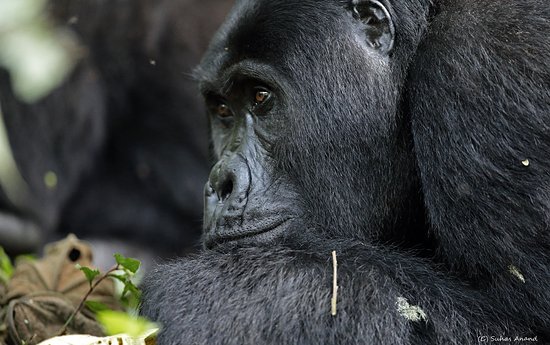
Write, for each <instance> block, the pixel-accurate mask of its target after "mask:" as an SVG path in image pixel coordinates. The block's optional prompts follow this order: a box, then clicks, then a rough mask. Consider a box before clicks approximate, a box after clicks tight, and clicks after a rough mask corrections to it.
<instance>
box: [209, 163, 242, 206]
mask: <svg viewBox="0 0 550 345" xmlns="http://www.w3.org/2000/svg"><path fill="white" fill-rule="evenodd" d="M248 180H249V174H248V167H247V165H246V162H245V161H244V160H243V159H241V158H238V157H234V158H233V159H231V160H230V161H229V162H219V164H216V165H215V166H214V168H212V172H211V173H210V178H209V184H210V187H211V194H215V195H216V196H217V199H218V202H219V203H236V204H239V203H240V202H242V201H243V199H244V198H246V197H247V195H246V194H247V192H248V186H249V181H248Z"/></svg>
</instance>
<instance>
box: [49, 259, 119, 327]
mask: <svg viewBox="0 0 550 345" xmlns="http://www.w3.org/2000/svg"><path fill="white" fill-rule="evenodd" d="M119 269H120V265H118V264H117V265H114V266H113V267H111V268H110V269H109V270H108V271H107V272H105V273H103V274H102V275H100V276H99V277H98V278H97V280H96V281H95V282H91V283H90V288H89V289H88V292H86V294H85V295H84V297H82V299H81V300H80V303H79V304H78V306H77V307H76V309H75V310H74V311H73V312H72V313H71V315H70V316H69V318H68V319H67V321H66V322H65V324H64V325H63V327H61V329H60V330H59V331H58V332H57V334H56V336H60V335H64V334H65V332H66V331H67V327H69V325H70V324H71V322H72V321H73V319H74V318H75V316H76V314H78V313H79V312H80V311H81V310H82V308H83V307H84V303H85V302H86V300H87V299H88V297H89V296H90V294H91V293H92V292H93V291H94V289H95V288H96V287H97V286H98V285H99V284H100V283H101V282H102V281H103V280H105V278H107V277H108V276H109V274H111V273H113V272H114V271H117V270H119Z"/></svg>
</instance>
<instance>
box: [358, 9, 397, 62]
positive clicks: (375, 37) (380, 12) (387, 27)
mask: <svg viewBox="0 0 550 345" xmlns="http://www.w3.org/2000/svg"><path fill="white" fill-rule="evenodd" d="M352 13H353V17H354V18H355V19H358V20H361V22H363V24H364V26H365V27H364V31H365V36H366V39H367V43H368V44H369V45H370V46H371V47H372V48H374V49H376V50H378V51H380V52H381V53H384V54H387V53H389V52H390V51H391V50H392V48H393V42H394V38H395V27H394V25H393V20H392V18H391V16H390V12H389V11H388V9H387V8H386V6H384V4H382V3H381V2H379V1H376V0H354V1H353V3H352Z"/></svg>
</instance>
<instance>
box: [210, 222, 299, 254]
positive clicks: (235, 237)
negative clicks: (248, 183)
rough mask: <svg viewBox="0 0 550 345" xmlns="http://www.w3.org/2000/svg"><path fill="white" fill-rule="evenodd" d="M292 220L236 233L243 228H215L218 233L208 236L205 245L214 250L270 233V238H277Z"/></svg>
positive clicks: (211, 233) (212, 232) (211, 232)
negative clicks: (219, 245) (228, 243)
mask: <svg viewBox="0 0 550 345" xmlns="http://www.w3.org/2000/svg"><path fill="white" fill-rule="evenodd" d="M290 219H291V218H281V219H278V220H276V221H274V222H272V223H270V224H268V225H267V226H264V227H261V228H255V229H247V230H246V231H241V232H236V231H234V229H238V228H242V226H236V227H231V228H229V229H228V230H225V228H224V227H215V228H217V229H218V231H217V232H214V231H210V234H208V235H206V238H205V245H206V247H207V248H213V247H215V246H216V245H218V244H222V243H227V242H238V241H243V240H248V239H251V238H254V237H258V236H262V235H267V234H268V233H270V236H269V237H272V238H273V237H277V235H279V234H281V233H283V232H284V229H283V228H284V225H285V224H286V223H288V221H289V220H290ZM219 229H222V231H219Z"/></svg>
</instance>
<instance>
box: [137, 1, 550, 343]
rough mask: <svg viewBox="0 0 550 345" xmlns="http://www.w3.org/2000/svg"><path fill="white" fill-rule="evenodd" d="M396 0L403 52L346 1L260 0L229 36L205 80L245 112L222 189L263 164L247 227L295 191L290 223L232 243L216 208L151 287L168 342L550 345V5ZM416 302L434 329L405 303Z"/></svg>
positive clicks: (222, 163)
mask: <svg viewBox="0 0 550 345" xmlns="http://www.w3.org/2000/svg"><path fill="white" fill-rule="evenodd" d="M364 2H366V1H364ZM383 3H384V4H385V6H386V7H387V8H388V12H389V13H390V15H391V18H392V21H393V23H394V24H395V44H394V47H393V51H392V52H391V53H390V54H383V53H381V52H380V51H377V50H376V49H373V48H372V47H370V46H367V45H365V44H364V41H363V39H364V35H363V33H362V31H361V30H362V28H364V26H363V24H362V23H361V22H358V20H357V19H356V18H354V17H353V16H352V14H351V11H350V7H353V6H354V4H350V3H347V2H344V1H341V2H336V1H313V0H300V1H293V0H290V1H289V0H285V1H282V0H280V1H277V0H270V1H267V0H265V1H247V0H243V1H240V2H238V4H237V5H236V7H235V9H234V10H233V12H232V14H231V15H230V16H229V17H228V19H227V21H226V24H225V25H224V26H223V27H222V29H221V30H220V31H219V32H218V34H217V36H216V37H215V39H214V41H213V43H212V45H211V48H210V50H209V52H208V54H207V55H206V57H205V58H204V60H203V63H202V64H201V67H200V70H199V73H200V76H201V79H202V84H201V85H202V86H201V88H202V89H203V91H204V92H205V95H206V97H207V102H212V104H213V105H214V106H215V105H216V104H217V103H216V101H215V100H217V99H222V100H223V102H224V103H226V104H227V105H229V107H231V109H232V110H233V116H232V118H231V121H232V122H231V123H230V125H229V126H225V127H224V126H222V125H221V124H220V119H218V118H217V117H216V116H215V114H213V116H212V117H211V122H212V133H213V148H214V153H215V158H216V159H217V160H218V163H217V165H216V167H217V168H216V169H217V170H216V169H214V170H213V172H212V173H211V178H210V182H209V186H210V187H212V186H213V187H214V188H216V186H215V185H216V184H217V182H219V181H218V179H219V178H220V176H222V175H223V174H222V175H220V174H219V173H218V170H222V171H223V170H224V169H226V166H230V167H231V169H233V168H234V167H235V165H234V164H236V163H235V158H234V157H241V158H242V157H245V159H244V160H242V159H241V161H244V162H245V163H243V164H246V167H248V168H250V166H261V168H260V169H261V170H259V171H256V172H254V171H252V172H251V173H248V175H246V174H245V175H246V176H251V177H250V181H251V182H250V188H249V189H250V191H251V192H250V193H254V191H255V189H257V188H260V187H261V188H260V189H262V192H263V194H262V193H260V194H261V195H264V198H263V199H262V198H252V197H250V196H251V194H250V193H249V192H247V193H248V194H247V197H249V198H248V199H249V200H247V202H246V203H245V206H244V208H243V209H242V210H241V214H242V217H241V222H243V223H244V224H246V225H247V229H248V228H249V226H250V223H253V220H252V221H251V220H250V219H248V218H246V216H247V210H250V209H253V208H255V207H257V208H261V206H262V205H267V206H271V205H278V204H281V203H282V200H284V202H286V203H290V205H286V206H285V210H290V211H288V216H289V217H290V218H291V220H290V221H289V222H288V224H287V225H285V227H284V232H283V233H282V234H274V235H272V236H267V235H266V236H264V237H258V236H249V237H247V238H243V239H239V238H237V239H233V238H231V237H228V236H227V234H230V235H231V234H233V233H234V231H235V230H234V227H235V226H234V225H230V226H229V225H228V224H227V222H222V221H221V220H223V219H224V213H223V212H225V211H224V210H222V211H223V212H222V211H219V209H220V208H221V207H222V206H219V205H223V204H224V203H227V200H226V201H224V200H222V199H220V202H219V205H218V206H215V205H214V206H211V205H207V210H209V208H211V207H216V208H215V210H216V211H215V212H212V213H207V215H206V220H207V221H208V222H209V224H215V225H217V228H214V229H213V230H212V229H210V228H207V229H206V230H207V231H208V232H210V233H213V234H214V235H212V236H214V238H215V239H217V240H218V242H215V241H214V242H212V243H210V244H209V245H208V246H209V247H212V248H213V249H209V250H205V252H204V253H202V254H200V255H199V256H195V257H192V258H187V259H182V260H181V261H178V262H174V263H171V264H167V265H164V266H159V267H158V268H157V269H156V270H155V271H154V272H153V273H152V274H151V275H150V276H149V277H148V278H147V280H146V282H145V284H144V288H145V295H144V304H143V307H142V313H143V314H145V315H147V316H149V317H151V318H153V319H154V320H158V321H160V322H161V323H162V324H163V327H164V328H163V331H162V332H161V335H160V338H159V344H161V345H166V344H371V343H372V344H475V343H477V342H479V341H484V340H485V338H483V337H484V336H487V337H488V338H487V340H488V341H491V340H494V339H500V340H501V341H499V343H511V342H513V341H514V339H515V337H516V336H518V337H532V338H533V339H535V340H536V341H537V342H539V343H547V342H550V312H549V311H550V289H548V282H549V281H550V250H549V249H550V231H549V225H550V173H549V172H550V158H549V157H550V156H549V152H550V112H549V110H550V91H549V90H550V72H549V70H548V68H547V66H548V65H550V54H549V53H548V52H549V51H550V36H548V34H547V33H548V32H550V9H549V8H548V6H547V4H546V2H544V1H541V0H523V1H517V0H502V1H499V2H494V1H490V0H477V1H470V0H466V1H464V0H462V1H454V0H453V1H451V0H448V1H436V2H435V3H432V2H431V1H429V0H408V1H404V0H395V1H387V2H386V1H383ZM243 80H244V81H245V82H243ZM250 82H253V85H254V84H260V85H266V86H267V87H268V88H269V89H271V90H272V91H273V94H274V99H275V100H274V105H273V109H272V110H271V111H268V112H266V113H263V114H261V115H258V114H255V113H254V112H253V111H251V110H248V108H246V107H245V106H243V104H246V102H248V100H247V98H246V97H242V96H241V95H243V94H244V95H247V93H246V89H247V85H248V84H247V83H250ZM212 95H214V96H212ZM213 100H214V101H213ZM218 102H219V101H218ZM213 109H215V107H213ZM251 113H253V114H252V115H251ZM244 119H247V121H249V122H246V121H245V120H244ZM223 121H228V120H227V119H224V120H223ZM247 123H253V125H250V126H249V125H248V124H247ZM247 126H249V127H247ZM242 128H246V129H247V130H249V129H251V128H252V129H251V130H250V131H249V132H246V131H243V130H242ZM243 133H244V134H243ZM249 133H253V134H249ZM255 136H261V138H262V140H260V144H257V143H256V139H255ZM235 138H236V139H235ZM239 150H241V151H239ZM258 157H260V158H258ZM526 160H528V162H527V161H526ZM251 161H254V162H252V163H251ZM256 161H261V162H263V163H264V164H259V165H258V164H256ZM232 164H233V165H232ZM238 169H240V168H234V170H232V171H233V175H232V176H233V178H235V176H237V178H240V177H239V176H240V175H239V174H240V173H239V172H238ZM218 175H220V176H218ZM222 177H223V176H222ZM266 179H267V180H269V181H270V183H268V184H267V186H263V184H265V181H266ZM209 186H207V191H208V190H209V188H210V187H209ZM258 186H260V187H258ZM234 188H237V186H234ZM217 192H218V194H219V190H218V191H217ZM286 195H292V197H291V198H288V199H285V196H286ZM231 197H232V196H231V195H230V197H229V199H228V200H230V201H231ZM223 207H225V206H223ZM227 212H228V211H227ZM220 214H221V216H219V215H220ZM218 216H219V219H218V218H217V217H218ZM256 216H258V217H259V216H261V214H257V215H256ZM220 219H221V220H220ZM271 233H273V232H271ZM224 236H225V237H224ZM220 240H221V241H220ZM207 244H208V242H207ZM332 250H336V251H337V253H338V255H339V256H338V257H339V260H340V263H339V271H338V283H339V285H340V286H341V289H340V293H339V295H338V296H339V297H338V313H337V315H336V316H331V315H330V314H329V309H330V297H331V274H332V273H331V272H332V271H331V262H330V252H331V251H332ZM400 297H404V298H406V299H407V301H408V302H409V303H410V304H411V305H414V306H418V307H420V308H421V309H422V310H423V311H424V312H425V313H426V320H419V321H414V320H410V319H407V318H405V317H404V316H403V315H402V314H400V313H399V312H398V308H397V304H396V303H397V299H398V298H400ZM480 337H481V338H480ZM491 337H493V338H491ZM508 337H509V338H510V339H509V340H508Z"/></svg>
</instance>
